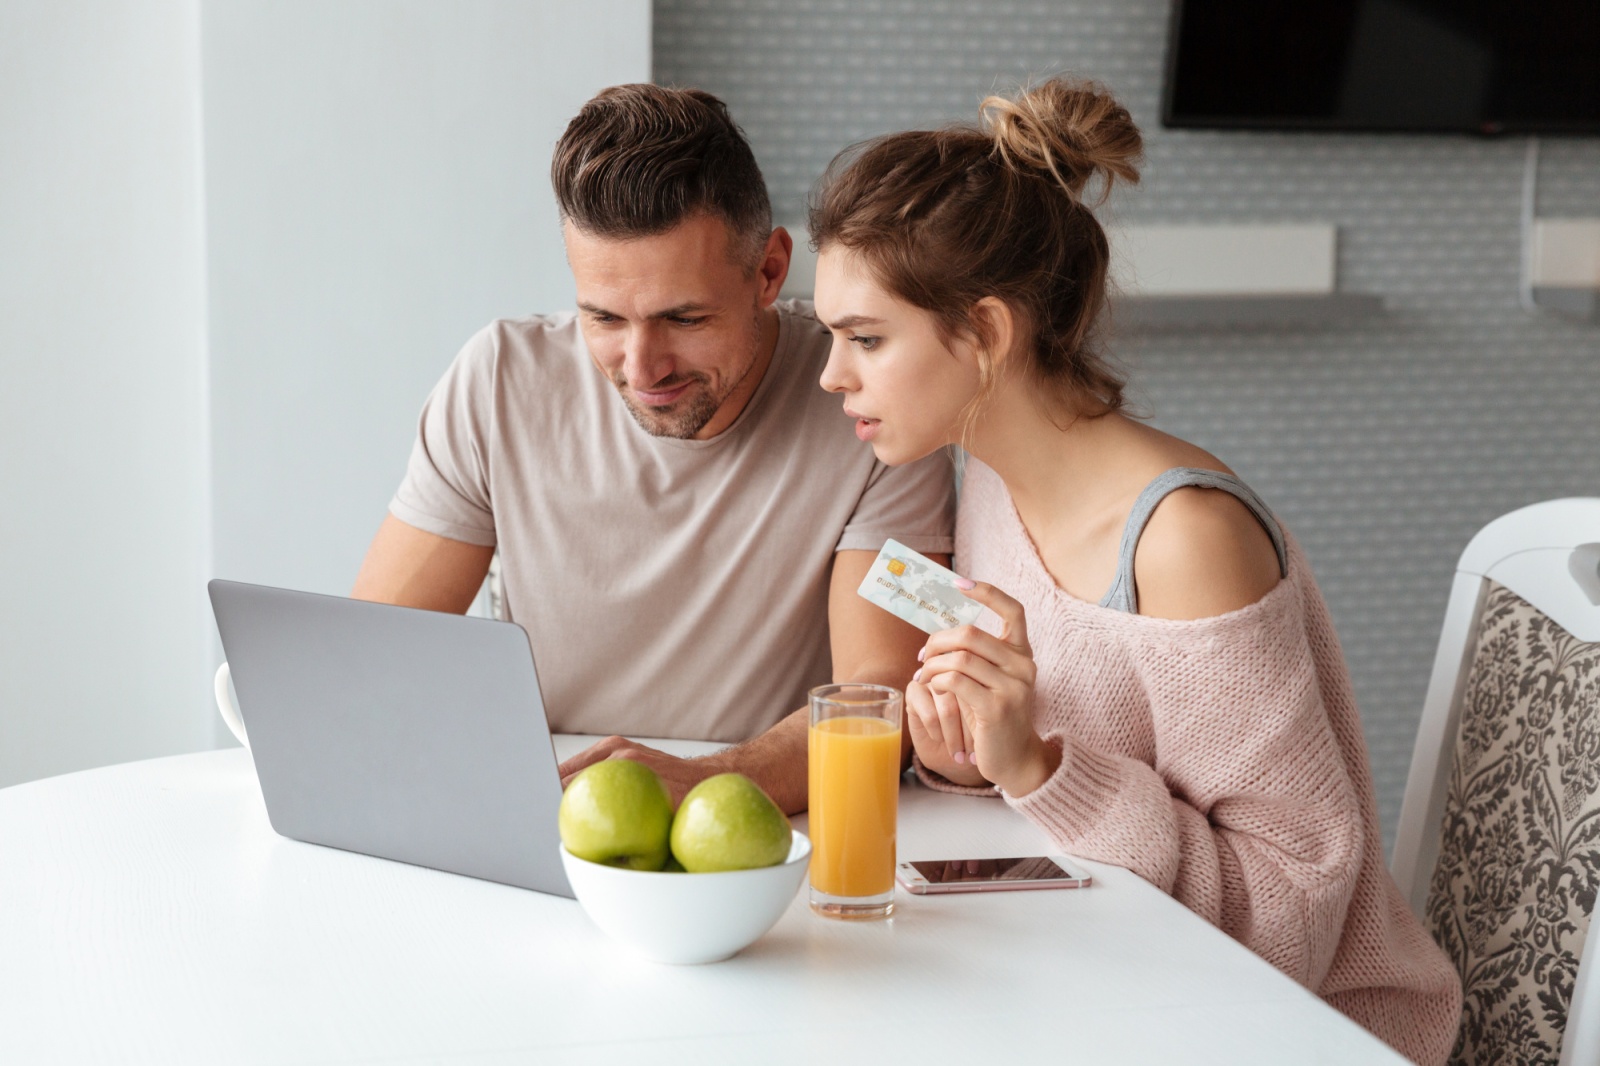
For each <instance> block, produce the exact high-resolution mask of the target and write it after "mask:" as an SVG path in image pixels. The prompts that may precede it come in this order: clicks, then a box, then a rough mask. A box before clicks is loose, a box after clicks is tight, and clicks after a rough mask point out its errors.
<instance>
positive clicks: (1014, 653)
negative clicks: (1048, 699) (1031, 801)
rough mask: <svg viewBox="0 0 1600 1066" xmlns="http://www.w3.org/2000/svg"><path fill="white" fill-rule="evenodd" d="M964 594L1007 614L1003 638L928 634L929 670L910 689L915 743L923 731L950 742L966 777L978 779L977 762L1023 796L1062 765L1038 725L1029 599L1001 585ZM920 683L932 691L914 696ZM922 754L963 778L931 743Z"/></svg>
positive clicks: (950, 757) (964, 631) (989, 776)
mask: <svg viewBox="0 0 1600 1066" xmlns="http://www.w3.org/2000/svg"><path fill="white" fill-rule="evenodd" d="M962 591H963V592H964V593H965V594H966V596H967V598H968V599H972V600H976V601H977V602H978V603H981V604H983V605H984V606H985V607H987V608H989V610H991V611H993V612H994V613H995V614H996V615H998V616H999V618H1000V621H1001V630H1000V635H999V636H998V637H996V636H993V635H991V634H989V633H985V632H984V631H983V630H981V629H979V628H978V627H976V626H973V625H964V626H957V627H956V628H954V629H946V630H944V631H943V632H940V633H935V634H934V635H933V636H931V637H929V638H928V642H927V644H926V645H924V647H923V661H922V669H921V670H919V671H918V672H917V675H916V677H915V679H914V680H913V681H912V683H911V685H909V686H908V687H907V693H906V694H907V704H908V705H909V706H911V707H912V713H911V715H910V718H911V722H912V725H911V738H912V743H913V744H914V745H917V734H918V731H919V729H920V730H921V731H922V733H923V734H924V738H925V740H926V741H927V743H928V747H930V748H931V747H934V746H936V745H937V743H938V742H940V741H942V742H943V747H944V752H945V760H944V761H947V762H948V763H949V764H951V765H953V766H954V767H956V768H957V769H958V770H959V769H963V768H965V769H967V773H966V774H965V775H963V776H971V771H970V767H971V766H973V765H974V764H976V766H977V769H978V773H979V774H980V775H981V776H982V777H983V778H984V779H986V780H989V781H992V782H994V783H995V784H997V785H999V786H1000V788H1001V789H1002V790H1004V791H1005V793H1006V794H1007V795H1011V796H1023V795H1026V794H1028V793H1029V792H1032V791H1033V790H1034V789H1036V788H1038V787H1039V786H1040V785H1041V784H1043V783H1044V782H1045V780H1046V779H1047V778H1049V777H1050V775H1051V774H1053V773H1055V771H1056V768H1057V767H1058V766H1059V765H1060V763H1061V754H1060V752H1059V750H1058V749H1056V748H1055V747H1054V746H1053V745H1050V744H1048V743H1046V742H1045V740H1044V738H1042V737H1041V736H1039V733H1038V731H1037V730H1036V729H1035V728H1034V725H1033V683H1034V678H1035V676H1036V673H1037V671H1036V668H1035V666H1034V662H1033V649H1032V647H1030V646H1029V644H1028V621H1027V615H1026V612H1025V611H1024V610H1023V608H1022V604H1020V603H1018V602H1017V601H1016V600H1014V599H1012V598H1011V597H1010V596H1008V595H1006V594H1005V593H1004V592H1001V591H1000V590H999V589H997V588H995V587H994V586H993V585H988V584H984V583H981V582H979V583H975V584H974V585H973V587H972V588H970V589H963V590H962ZM914 688H920V689H923V690H925V693H926V695H925V696H922V695H918V696H913V695H912V692H911V690H912V689H914ZM919 704H921V706H920V707H919ZM952 705H953V706H952ZM930 708H931V711H932V713H931V714H930V713H928V712H929V709H930ZM917 755H918V756H919V757H920V758H921V759H922V761H923V764H924V765H927V766H928V767H929V768H930V769H933V770H936V771H937V772H938V773H941V774H943V775H944V776H945V777H948V778H950V780H952V781H957V780H958V779H957V778H956V777H951V775H950V774H949V773H948V772H946V771H945V770H944V769H942V768H940V766H938V765H935V764H934V763H932V762H931V761H930V760H929V758H928V752H927V751H925V750H924V746H923V745H917ZM959 783H962V784H965V783H968V782H966V781H964V780H963V781H960V782H959Z"/></svg>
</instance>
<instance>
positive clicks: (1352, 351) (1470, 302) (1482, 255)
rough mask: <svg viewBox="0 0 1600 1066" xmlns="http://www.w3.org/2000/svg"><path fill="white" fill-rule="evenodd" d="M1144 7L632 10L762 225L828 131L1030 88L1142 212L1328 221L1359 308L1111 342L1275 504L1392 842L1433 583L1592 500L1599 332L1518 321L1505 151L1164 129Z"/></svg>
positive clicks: (1514, 147)
mask: <svg viewBox="0 0 1600 1066" xmlns="http://www.w3.org/2000/svg"><path fill="white" fill-rule="evenodd" d="M1167 17H1168V8H1167V4H1166V3H1164V2H1162V0H1069V2H1050V3H1046V2H1039V0H1034V2H1028V0H987V2H984V3H981V4H980V3H959V2H952V0H657V2H656V4H655V42H654V44H655V53H654V55H655V77H656V80H657V81H660V82H663V83H667V84H678V85H697V86H700V87H702V88H705V89H708V90H710V91H712V92H715V93H718V94H719V95H721V96H722V97H723V98H724V99H726V100H727V101H728V103H729V105H730V106H731V107H732V109H733V111H734V115H735V117H736V118H737V119H738V120H739V121H740V123H741V124H742V125H743V126H744V128H745V130H746V132H747V133H748V134H749V136H750V139H751V142H752V143H753V144H754V146H755V150H756V153H757V156H758V158H759V159H760V161H761V164H762V166H763V168H764V169H765V171H766V174H767V180H768V182H769V183H770V185H771V189H772V193H773V198H774V203H775V206H776V208H777V209H778V211H779V213H780V215H781V216H783V217H784V218H788V219H794V218H798V217H800V213H801V204H802V203H803V200H804V197H805V194H806V192H807V190H808V189H809V187H810V184H811V182H812V181H813V180H814V179H815V177H816V175H817V174H818V173H820V172H821V170H822V168H823V166H824V165H826V163H827V162H828V160H829V158H831V157H832V155H833V154H834V152H835V151H837V150H838V149H839V148H840V147H842V146H843V145H845V144H846V143H848V142H850V141H853V140H857V139H860V138H863V137H868V136H871V135H874V134H877V133H882V132H885V131H888V130H892V129H899V128H905V127H909V126H927V125H933V124H939V123H942V122H947V121H950V120H958V119H959V120H964V119H969V118H971V117H972V116H973V114H974V111H975V109H976V103H977V101H978V99H979V98H980V97H981V96H983V95H984V94H985V93H987V92H988V91H990V90H991V89H993V88H996V87H1006V86H1010V85H1013V84H1015V83H1017V82H1019V81H1021V80H1024V79H1026V78H1028V77H1029V76H1037V75H1044V74H1050V73H1055V72H1060V71H1070V72H1074V73H1079V74H1086V75H1089V76H1092V77H1095V78H1098V79H1100V80H1102V81H1104V82H1106V83H1107V84H1109V85H1110V86H1111V88H1112V89H1113V90H1115V91H1116V93H1117V94H1118V95H1119V96H1120V97H1121V99H1122V100H1123V101H1124V102H1125V103H1126V104H1127V105H1128V106H1129V108H1130V109H1131V110H1132V111H1133V114H1134V116H1135V118H1136V119H1137V120H1138V121H1139V122H1140V124H1141V125H1142V126H1143V128H1144V131H1145V134H1146V137H1147V155H1148V161H1147V164H1146V167H1145V180H1144V183H1143V184H1142V185H1141V186H1140V187H1138V188H1137V189H1134V190H1131V191H1130V192H1129V193H1127V194H1121V195H1119V197H1118V198H1117V200H1116V201H1114V203H1113V205H1112V208H1113V209H1114V210H1115V211H1116V212H1117V213H1118V215H1120V217H1122V218H1123V219H1126V220H1130V221H1143V222H1213V221H1261V222H1289V221H1315V222H1334V223H1337V224H1338V226H1339V227H1340V238H1341V250H1340V263H1339V267H1340V278H1341V285H1342V287H1343V288H1345V289H1347V290H1349V291H1354V292H1367V293H1378V294H1381V295H1382V296H1383V297H1384V298H1385V300H1386V301H1387V308H1388V309H1387V311H1386V313H1385V314H1384V315H1383V316H1381V318H1379V319H1377V320H1373V321H1366V322H1361V323H1349V324H1343V325H1336V326H1332V327H1322V328H1315V329H1313V328H1304V329H1290V330H1284V329H1279V330H1272V331H1253V332H1237V331H1189V332H1180V333H1174V334H1159V335H1148V336H1142V337H1124V338H1122V339H1121V340H1119V341H1118V342H1117V343H1116V348H1115V351H1116V352H1117V353H1118V354H1119V355H1120V356H1121V358H1122V359H1123V360H1124V362H1125V363H1126V364H1127V365H1128V366H1129V367H1130V369H1132V371H1133V372H1134V377H1135V386H1136V388H1135V392H1136V395H1138V396H1139V397H1140V399H1141V400H1142V401H1143V403H1144V404H1145V406H1146V407H1147V408H1148V409H1150V410H1152V411H1153V413H1154V415H1155V419H1154V420H1155V422H1156V424H1158V425H1160V426H1161V427H1162V428H1164V429H1167V430H1169V431H1171V432H1174V433H1177V434H1179V435H1180V436H1184V437H1187V438H1189V439H1190V440H1193V441H1195V442H1196V443H1198V444H1201V445H1202V446H1204V447H1206V448H1209V449H1211V450H1212V451H1214V452H1216V453H1217V454H1218V455H1220V456H1222V457H1223V459H1225V460H1226V461H1227V462H1229V463H1230V464H1231V465H1232V466H1234V468H1235V469H1237V470H1239V471H1240V473H1241V474H1242V475H1243V476H1244V477H1245V478H1246V479H1247V480H1248V481H1250V482H1251V483H1252V484H1254V485H1255V486H1256V487H1257V488H1258V489H1259V490H1260V491H1261V492H1262V493H1263V494H1264V495H1265V496H1266V497H1267V499H1268V501H1269V502H1270V503H1272V504H1273V506H1274V507H1275V508H1276V509H1277V510H1278V512H1279V513H1280V514H1281V515H1282V516H1283V517H1284V519H1285V520H1286V522H1287V523H1288V524H1289V526H1290V527H1291V529H1292V530H1293V531H1294V532H1295V534H1296V535H1297V536H1298V537H1299V539H1300V541H1301V543H1302V544H1303V545H1304V547H1305V549H1306V551H1307V553H1308V554H1309V556H1310V558H1311V561H1312V565H1313V567H1314V568H1315V570H1316V572H1317V576H1318V578H1319V580H1320V582H1321V584H1322V588H1323V591H1324V592H1325V593H1326V595H1327V598H1328V602H1329V604H1330V606H1331V607H1332V610H1333V614H1334V618H1335V621H1336V623H1337V625H1338V628H1339V635H1340V639H1341V640H1342V642H1343V644H1344V647H1345V650H1346V653H1347V654H1348V657H1349V660H1350V666H1351V671H1352V673H1353V675H1354V678H1355V684H1356V690H1357V695H1358V697H1359V699H1360V702H1361V708H1362V715H1363V719H1364V721H1365V724H1366V729H1367V736H1368V740H1369V742H1370V745H1371V749H1372V760H1373V769H1374V771H1375V775H1376V779H1377V788H1378V798H1379V805H1380V813H1381V816H1382V819H1383V826H1384V833H1385V838H1386V840H1388V839H1392V837H1393V833H1394V825H1395V821H1396V819H1397V818H1398V814H1399V806H1400V796H1401V793H1402V791H1403V790H1404V785H1405V776H1406V771H1407V768H1408V766H1409V761H1410V756H1411V745H1412V741H1413V738H1414V736H1415V733H1416V723H1417V716H1418V714H1419V711H1420V707H1421V703H1422V697H1423V693H1424V691H1425V689H1426V686H1427V675H1428V671H1429V668H1430V666H1431V664H1432V658H1433V650H1434V642H1435V641H1436V640H1437V637H1438V627H1439V622H1440V620H1441V618H1442V615H1443V611H1444V604H1445V597H1446V595H1447V593H1448V590H1449V583H1450V574H1451V570H1452V567H1453V564H1454V561H1455V559H1456V557H1457V556H1458V555H1459V554H1460V551H1461V549H1462V547H1463V546H1464V545H1465V544H1466V542H1467V540H1468V538H1470V537H1471V535H1472V533H1473V532H1474V531H1475V530H1477V529H1478V528H1479V527H1480V526H1482V525H1483V524H1484V523H1486V522H1488V521H1489V520H1490V519H1492V518H1494V517H1495V516H1497V515H1499V514H1502V513H1504V512H1506V511H1509V510H1512V509H1513V508H1516V507H1520V506H1522V505H1524V504H1527V503H1532V502H1534V501H1536V500H1542V499H1548V498H1551V497H1557V496H1569V495H1600V326H1597V325H1581V324H1575V323H1570V322H1566V321H1563V320H1561V319H1556V318H1551V317H1548V316H1535V315H1530V314H1528V313H1526V312H1524V311H1523V310H1521V309H1520V308H1519V306H1518V302H1517V275H1518V257H1519V244H1518V221H1517V219H1518V208H1519V198H1520V189H1521V176H1522V168H1523V158H1524V151H1525V147H1526V142H1525V141H1522V140H1504V141H1496V140H1478V139H1473V138H1468V137H1461V136H1394V135H1389V136H1373V135H1338V136H1335V135H1325V134H1278V133H1232V132H1176V131H1168V130H1163V129H1161V128H1160V125H1159V122H1158V118H1157V116H1158V106H1159V105H1158V101H1159V96H1160V90H1161V77H1162V62H1163V56H1164V51H1165V47H1166V29H1167ZM1539 209H1540V213H1541V214H1543V215H1551V216H1586V217H1596V216H1600V137H1591V138H1585V139H1570V140H1558V139H1546V140H1545V142H1544V144H1543V148H1542V165H1541V168H1540V199H1539Z"/></svg>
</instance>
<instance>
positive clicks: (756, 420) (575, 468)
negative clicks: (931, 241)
mask: <svg viewBox="0 0 1600 1066" xmlns="http://www.w3.org/2000/svg"><path fill="white" fill-rule="evenodd" d="M778 310H779V332H778V341H777V348H776V350H775V351H774V354H773V358H772V361H771V363H770V364H769V366H768V368H767V372H766V375H765V376H764V377H763V379H762V381H761V384H760V386H759V387H758V388H757V389H756V392H755V394H754V395H753V396H752V397H751V398H750V402H749V403H748V404H747V405H746V407H745V409H744V410H743V411H742V412H741V413H740V415H739V417H738V419H737V420H736V421H735V422H734V423H733V424H732V425H731V426H729V427H728V429H726V430H725V431H723V432H722V433H721V434H719V435H718V436H716V437H715V438H713V439H711V440H705V441H698V440H672V439H667V438H661V437H653V436H651V435H649V434H648V433H646V432H645V431H644V430H643V429H641V428H639V426H638V424H637V423H635V422H634V420H633V417H632V416H631V415H630V414H629V413H628V410H627V408H626V407H625V406H624V404H623V402H622V398H621V397H620V396H619V395H618V394H617V391H616V389H615V387H614V386H613V385H612V384H611V382H610V381H609V380H607V379H606V378H605V377H604V376H603V375H602V374H601V373H600V371H599V370H598V369H596V367H595V366H594V364H593V363H592V362H590V359H589V353H588V349H587V347H586V346H585V345H584V342H583V337H582V334H581V332H580V330H579V328H578V322H577V318H576V316H575V315H573V314H571V313H564V314H557V315H541V316H535V317H532V318H525V319H519V320H514V321H508V320H502V321H498V322H495V323H493V324H491V325H490V326H488V327H487V328H486V329H484V330H483V331H482V332H480V333H478V334H477V336H475V337H473V338H472V339H471V340H470V341H468V342H467V345H466V347H465V348H463V349H462V351H461V354H460V355H459V356H457V357H456V360H455V363H454V364H452V366H451V367H450V369H449V370H448V371H447V372H446V373H445V376H444V378H443V379H442V380H441V381H440V382H439V384H438V385H437V386H436V387H435V388H434V390H433V392H432V394H431V395H430V396H429V397H428V401H427V403H426V405H425V406H424V407H423V410H422V418H421V427H420V432H419V434H418V439H417V443H416V446H415V448H414V449H413V450H412V454H411V463H410V466H409V468H408V470H407V472H406V477H405V480H404V482H402V484H401V486H400V489H399V492H398V493H397V494H396V495H395V498H394V500H393V501H392V502H391V503H390V505H389V510H390V512H391V513H392V514H393V515H394V516H395V517H396V518H398V519H400V520H401V521H402V522H405V523H407V524H408V525H412V526H415V527H416V528H418V529H422V530H426V531H428V532H430V533H436V534H438V535H439V536H443V537H449V538H451V539H453V540H460V541H466V542H467V543H470V544H482V545H496V546H497V547H498V550H499V554H500V566H501V574H502V579H503V581H504V585H505V603H506V610H507V613H508V615H509V617H510V618H511V619H512V620H513V621H516V622H519V623H521V624H522V625H523V626H524V627H525V628H526V629H527V630H528V636H529V639H530V642H531V644H532V645H533V655H534V662H535V664H536V666H537V668H538V673H539V686H540V689H541V691H542V692H543V695H544V701H545V710H546V713H547V714H548V716H549V720H550V727H551V728H552V729H553V730H555V731H557V732H567V733H597V734H607V733H622V734H631V735H634V736H658V737H687V738H695V739H704V740H719V741H738V740H743V739H746V738H748V737H751V736H754V735H756V734H757V733H760V732H761V731H763V730H765V729H766V728H768V727H769V726H771V725H772V724H773V723H775V722H777V721H778V720H779V719H780V718H782V717H783V716H784V715H786V714H787V713H789V712H790V711H793V710H795V709H796V708H798V707H801V706H804V704H805V695H806V691H807V690H808V689H809V688H811V687H812V686H814V685H820V684H826V683H827V682H828V681H830V680H832V657H831V654H830V652H829V645H828V577H829V573H830V571H831V568H832V563H833V554H834V552H836V551H839V550H843V549H851V548H859V549H865V550H869V551H877V550H878V549H879V548H881V547H882V546H883V542H884V540H885V539H886V538H888V537H893V538H895V539H896V540H899V541H900V542H902V543H904V544H906V545H909V546H910V547H913V548H916V549H918V550H919V551H924V552H949V551H950V550H951V549H952V548H953V547H954V541H953V536H952V534H953V529H954V493H953V485H952V471H951V465H950V462H949V460H948V459H947V458H946V457H945V456H944V455H942V454H935V455H932V456H929V457H928V458H926V459H923V460H921V461H919V462H916V463H911V464H908V465H906V466H903V467H897V468H892V469H891V468H889V467H886V466H884V465H883V464H882V463H880V462H878V461H877V459H876V458H875V457H874V456H873V454H872V449H871V448H870V447H869V446H868V445H866V444H863V443H861V442H860V441H858V440H857V439H856V437H855V434H854V433H853V432H852V424H851V422H850V421H849V419H848V418H847V417H846V416H845V414H844V412H843V409H842V408H843V405H842V402H841V401H840V399H839V398H838V397H837V396H832V395H829V394H828V393H826V392H824V391H823V390H822V388H821V386H820V385H818V378H819V377H820V376H821V373H822V368H823V365H824V363H825V362H826V361H827V356H828V345H829V338H828V333H827V330H826V329H824V328H823V327H822V326H821V325H820V324H819V323H818V322H817V320H816V317H815V316H814V315H813V314H812V311H811V307H810V305H809V304H806V303H802V302H798V301H795V302H790V301H785V302H782V303H780V304H779V305H778ZM887 617H888V616H887V615H886V616H885V618H886V620H887Z"/></svg>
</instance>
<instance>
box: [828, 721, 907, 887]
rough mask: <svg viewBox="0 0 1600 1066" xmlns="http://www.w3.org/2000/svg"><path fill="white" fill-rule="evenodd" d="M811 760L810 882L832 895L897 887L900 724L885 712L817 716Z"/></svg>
mask: <svg viewBox="0 0 1600 1066" xmlns="http://www.w3.org/2000/svg"><path fill="white" fill-rule="evenodd" d="M809 749H810V760H811V767H810V769H811V775H810V777H811V815H810V819H811V821H810V828H811V887H812V888H813V889H815V890H817V891H818V892H826V893H828V894H829V895H830V896H877V895H881V894H882V893H885V892H891V891H892V890H893V889H894V829H895V815H896V813H897V811H898V809H899V799H900V729H899V727H898V726H897V725H895V724H893V723H890V722H886V721H884V720H883V719H882V718H864V717H851V716H842V717H838V718H827V719H824V720H822V721H820V722H814V723H812V726H811V737H810V744H809Z"/></svg>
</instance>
